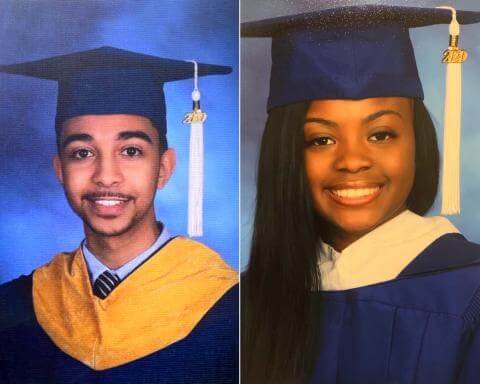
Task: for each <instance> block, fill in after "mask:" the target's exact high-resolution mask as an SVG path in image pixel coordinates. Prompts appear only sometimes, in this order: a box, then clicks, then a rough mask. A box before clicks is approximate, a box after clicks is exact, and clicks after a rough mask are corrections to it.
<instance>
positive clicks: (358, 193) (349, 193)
mask: <svg viewBox="0 0 480 384" xmlns="http://www.w3.org/2000/svg"><path fill="white" fill-rule="evenodd" d="M379 190H380V186H378V187H373V188H346V189H331V190H330V191H331V192H332V193H333V194H334V195H336V196H339V197H342V198H344V199H355V198H358V197H365V196H370V195H373V194H375V193H376V192H378V191H379Z"/></svg>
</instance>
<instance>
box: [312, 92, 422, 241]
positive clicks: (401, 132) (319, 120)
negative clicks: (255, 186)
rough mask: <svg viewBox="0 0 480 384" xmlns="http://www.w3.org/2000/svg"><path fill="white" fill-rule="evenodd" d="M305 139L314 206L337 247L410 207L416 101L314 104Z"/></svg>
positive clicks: (348, 101) (341, 101)
mask: <svg viewBox="0 0 480 384" xmlns="http://www.w3.org/2000/svg"><path fill="white" fill-rule="evenodd" d="M304 134H305V143H306V145H305V168H306V175H307V179H308V183H309V186H310V190H311V193H312V197H313V202H314V205H315V209H316V211H317V213H318V214H319V215H320V216H321V217H322V218H323V219H324V220H325V221H326V222H327V224H330V225H328V228H327V232H326V233H327V234H328V235H327V236H328V237H329V239H328V240H329V241H330V242H331V245H333V246H334V247H335V248H337V249H343V248H345V247H346V246H347V245H348V244H349V243H351V242H353V241H355V240H356V239H358V238H359V237H361V236H363V235H364V234H366V233H368V232H369V231H371V230H372V229H373V228H375V227H376V226H378V225H380V224H382V223H383V222H385V221H387V220H389V219H390V218H392V217H394V216H395V215H397V214H398V213H400V212H401V211H403V210H404V209H405V208H406V200H407V197H408V195H409V193H410V190H411V188H412V185H413V179H414V176H415V135H414V130H413V102H412V100H411V99H408V98H403V97H381V98H371V99H363V100H315V101H312V102H311V103H310V106H309V108H308V111H307V115H306V120H305V125H304Z"/></svg>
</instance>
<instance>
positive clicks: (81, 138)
mask: <svg viewBox="0 0 480 384" xmlns="http://www.w3.org/2000/svg"><path fill="white" fill-rule="evenodd" d="M73 141H93V137H92V136H90V135H88V134H86V133H74V134H73V135H68V136H67V137H66V138H65V140H63V142H62V148H65V147H66V146H67V145H68V144H70V143H71V142H73Z"/></svg>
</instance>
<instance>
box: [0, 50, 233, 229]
mask: <svg viewBox="0 0 480 384" xmlns="http://www.w3.org/2000/svg"><path fill="white" fill-rule="evenodd" d="M231 71H232V69H231V67H227V66H220V65H211V64H202V63H197V62H195V61H191V60H190V61H183V60H172V59H165V58H160V57H155V56H150V55H145V54H140V53H135V52H130V51H126V50H122V49H118V48H113V47H101V48H97V49H92V50H88V51H83V52H76V53H71V54H67V55H62V56H54V57H50V58H47V59H43V60H37V61H30V62H25V63H18V64H11V65H0V72H6V73H12V74H17V75H26V76H32V77H37V78H42V79H48V80H54V81H57V82H58V98H57V114H56V121H55V129H56V132H57V135H58V134H59V133H60V130H61V126H62V123H63V122H64V121H66V120H68V119H70V118H72V117H75V116H81V115H92V114H93V115H102V114H131V115H139V116H143V117H146V118H148V119H150V120H151V121H152V123H153V124H154V126H155V128H156V129H157V130H158V132H159V136H160V139H161V141H163V142H165V143H166V132H167V124H166V105H165V95H164V92H163V84H164V83H166V82H169V81H176V80H183V79H188V78H194V91H193V92H192V99H193V112H190V113H189V114H188V115H187V116H188V118H187V117H186V118H185V122H188V123H190V124H191V137H190V143H191V144H190V171H189V207H188V211H189V220H188V227H189V228H188V233H189V235H190V236H201V235H202V233H203V231H202V212H203V208H202V207H203V125H202V124H203V122H204V121H205V119H206V114H205V113H204V112H202V111H201V109H200V92H199V90H198V77H199V76H206V75H224V74H228V73H230V72H231Z"/></svg>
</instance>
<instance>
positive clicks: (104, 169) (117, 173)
mask: <svg viewBox="0 0 480 384" xmlns="http://www.w3.org/2000/svg"><path fill="white" fill-rule="evenodd" d="M92 181H93V182H94V183H95V184H97V185H98V186H99V187H105V188H108V187H112V186H115V185H116V184H119V183H120V182H121V181H122V172H121V169H120V164H119V162H118V161H117V159H115V158H114V156H109V155H108V154H106V155H101V156H98V158H97V161H96V164H95V171H94V173H93V177H92Z"/></svg>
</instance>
